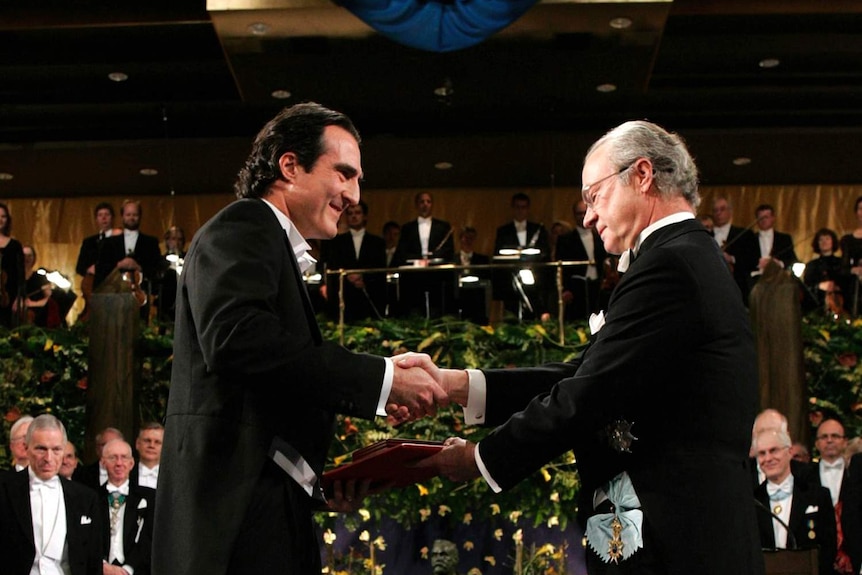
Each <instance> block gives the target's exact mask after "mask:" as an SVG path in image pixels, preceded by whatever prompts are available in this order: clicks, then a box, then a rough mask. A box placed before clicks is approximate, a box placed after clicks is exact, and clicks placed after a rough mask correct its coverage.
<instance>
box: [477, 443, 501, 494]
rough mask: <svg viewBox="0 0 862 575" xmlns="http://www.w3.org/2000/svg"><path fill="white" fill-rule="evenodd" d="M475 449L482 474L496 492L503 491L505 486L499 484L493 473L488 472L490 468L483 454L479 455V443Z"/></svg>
mask: <svg viewBox="0 0 862 575" xmlns="http://www.w3.org/2000/svg"><path fill="white" fill-rule="evenodd" d="M474 449H475V451H474V452H473V456H474V457H475V459H476V467H478V468H479V473H481V474H482V477H483V478H484V479H485V481H486V482H487V483H488V487H490V488H491V490H492V491H493V492H494V493H500V492H501V491H503V488H502V487H500V486H499V485H497V482H496V481H494V478H493V477H491V474H490V473H489V472H488V468H487V467H485V462H484V461H482V456H481V455H479V444H478V443H477V444H476V447H475V448H474Z"/></svg>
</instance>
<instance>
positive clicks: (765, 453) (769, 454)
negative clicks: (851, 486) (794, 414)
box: [755, 429, 837, 574]
mask: <svg viewBox="0 0 862 575" xmlns="http://www.w3.org/2000/svg"><path fill="white" fill-rule="evenodd" d="M755 449H756V450H757V461H758V463H759V464H760V467H761V468H762V469H763V470H764V472H765V473H766V480H765V481H764V482H763V483H761V484H760V486H759V487H758V488H757V490H756V491H755V498H756V499H757V501H759V502H760V504H761V505H762V506H763V509H762V510H761V512H760V513H758V515H757V523H758V529H759V531H760V543H761V546H762V547H764V548H766V549H803V548H807V547H815V546H819V547H820V554H819V556H820V573H824V574H825V573H831V572H832V563H833V560H834V559H835V553H836V548H837V547H836V537H837V535H836V528H835V513H834V510H833V508H832V502H831V501H830V499H829V490H827V489H826V488H824V487H820V486H819V485H816V484H812V483H809V482H808V481H806V479H805V478H804V477H797V476H794V475H793V474H792V473H791V472H790V436H789V435H787V432H785V431H781V430H775V429H767V430H765V431H762V432H760V433H759V434H758V435H757V437H756V438H755ZM776 517H777V518H778V519H775V518H776ZM779 520H780V521H779ZM782 523H783V524H784V525H782ZM785 525H786V526H787V528H789V531H788V529H787V528H786V527H785Z"/></svg>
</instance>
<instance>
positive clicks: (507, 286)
mask: <svg viewBox="0 0 862 575" xmlns="http://www.w3.org/2000/svg"><path fill="white" fill-rule="evenodd" d="M504 248H509V249H515V248H538V249H539V250H541V253H540V254H538V255H533V256H521V261H525V262H546V261H549V260H550V259H551V246H550V244H549V243H548V231H547V230H546V229H545V227H544V226H543V225H542V224H537V223H536V222H527V233H526V241H525V243H523V244H521V242H520V240H519V239H518V230H517V228H515V222H509V223H508V224H503V225H502V226H500V227H499V228H497V233H496V235H495V236H494V255H495V256H496V255H499V253H500V250H501V249H504ZM509 263H511V262H509ZM513 272H514V273H517V272H516V271H515V270H499V271H497V272H495V273H494V299H498V300H502V301H503V302H504V304H505V307H506V309H507V310H509V311H511V312H516V311H517V310H518V306H519V303H520V301H521V296H520V294H519V293H518V292H516V291H515V289H514V288H513V287H512V273H513ZM548 273H550V271H549V270H545V269H538V268H537V269H535V270H533V277H534V278H535V280H536V283H535V284H534V285H532V286H526V285H525V286H523V289H524V291H525V292H526V295H527V297H528V298H529V299H530V304H531V305H532V306H533V311H534V315H539V314H540V313H542V312H544V311H547V310H548V309H549V306H548V303H547V302H548V301H551V297H550V294H548V293H545V291H546V289H547V286H548V285H552V286H553V285H556V284H555V283H550V284H549V282H548V281H547V280H546V275H547V274H548ZM554 299H556V298H554Z"/></svg>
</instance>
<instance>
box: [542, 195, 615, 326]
mask: <svg viewBox="0 0 862 575" xmlns="http://www.w3.org/2000/svg"><path fill="white" fill-rule="evenodd" d="M572 215H574V217H575V229H574V230H573V231H572V232H571V233H568V234H566V235H563V236H560V237H559V239H557V259H558V260H563V261H565V260H569V261H585V260H586V261H590V262H593V263H592V264H589V265H580V266H573V267H570V268H563V290H564V291H563V301H564V302H565V303H566V318H568V319H581V320H583V319H586V318H587V317H589V315H590V314H591V313H594V312H597V311H599V309H601V304H602V303H604V304H606V303H607V298H608V297H610V291H611V290H612V289H613V287H614V286H615V285H616V282H617V281H619V275H618V274H617V273H616V271H617V270H616V267H614V268H613V269H607V270H606V269H605V260H606V258H607V257H608V254H607V253H605V248H604V247H603V246H602V238H601V237H600V236H599V234H598V232H597V231H596V230H595V229H589V228H586V227H584V217H585V216H586V215H587V206H586V204H584V201H583V200H578V201H577V202H575V204H574V205H573V206H572ZM611 261H613V260H611ZM605 272H607V273H608V277H607V282H605V281H603V280H605ZM600 292H601V293H602V297H601V298H600V297H599V294H600ZM600 302H601V303H600Z"/></svg>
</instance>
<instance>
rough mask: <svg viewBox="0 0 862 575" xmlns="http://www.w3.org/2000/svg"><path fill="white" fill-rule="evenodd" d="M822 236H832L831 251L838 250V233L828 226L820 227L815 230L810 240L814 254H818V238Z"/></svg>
mask: <svg viewBox="0 0 862 575" xmlns="http://www.w3.org/2000/svg"><path fill="white" fill-rule="evenodd" d="M822 236H829V237H830V238H832V252H833V254H834V252H836V251H838V234H836V233H835V232H833V231H832V230H830V229H829V228H820V229H819V230H817V233H816V234H814V239H813V240H811V249H812V250H814V253H815V254H819V253H821V252H820V238H821V237H822Z"/></svg>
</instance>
